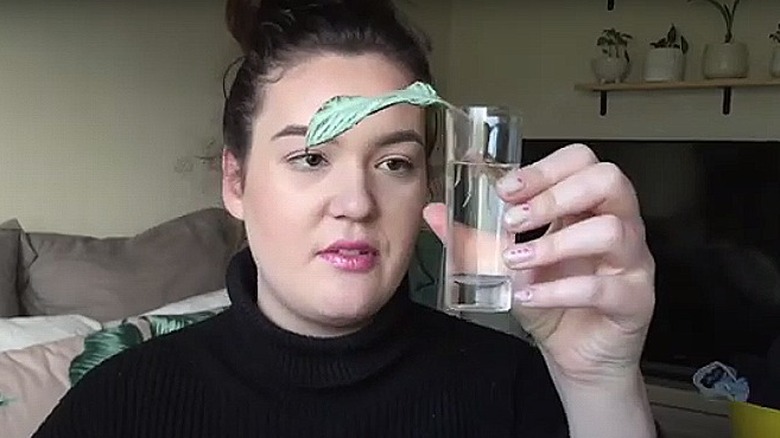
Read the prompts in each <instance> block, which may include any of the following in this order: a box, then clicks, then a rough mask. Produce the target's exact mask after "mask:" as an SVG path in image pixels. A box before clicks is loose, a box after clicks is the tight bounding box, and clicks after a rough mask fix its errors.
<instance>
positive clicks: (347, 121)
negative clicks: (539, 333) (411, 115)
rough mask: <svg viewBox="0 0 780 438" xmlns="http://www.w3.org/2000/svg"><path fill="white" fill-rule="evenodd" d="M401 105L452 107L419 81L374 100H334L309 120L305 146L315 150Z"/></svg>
mask: <svg viewBox="0 0 780 438" xmlns="http://www.w3.org/2000/svg"><path fill="white" fill-rule="evenodd" d="M400 103H407V104H410V105H416V106H422V107H426V106H431V105H443V106H446V107H452V105H451V104H449V103H448V102H446V101H445V100H443V99H442V98H440V97H439V95H438V94H437V93H436V90H434V89H433V87H432V86H430V85H428V84H426V83H424V82H419V81H418V82H415V83H413V84H412V85H409V86H408V87H406V88H404V89H402V90H398V91H394V92H392V93H388V94H385V95H382V96H377V97H364V96H337V97H334V98H332V99H330V100H328V101H327V102H325V104H323V105H322V107H320V109H319V110H318V111H317V112H316V113H315V114H314V116H313V117H312V119H311V121H310V122H309V128H308V130H307V132H306V146H307V147H314V146H319V145H321V144H323V143H327V142H329V141H331V140H333V139H334V138H336V137H338V136H339V135H341V134H343V133H344V132H346V131H347V130H349V129H351V128H352V127H354V126H355V125H357V124H358V123H360V122H361V121H362V120H363V119H365V118H366V117H368V116H370V115H372V114H375V113H377V112H379V111H381V110H383V109H385V108H387V107H390V106H392V105H397V104H400Z"/></svg>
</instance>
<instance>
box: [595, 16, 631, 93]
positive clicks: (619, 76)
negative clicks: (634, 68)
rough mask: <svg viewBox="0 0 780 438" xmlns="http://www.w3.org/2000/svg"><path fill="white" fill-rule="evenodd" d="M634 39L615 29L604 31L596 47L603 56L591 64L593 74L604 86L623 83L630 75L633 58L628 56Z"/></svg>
mask: <svg viewBox="0 0 780 438" xmlns="http://www.w3.org/2000/svg"><path fill="white" fill-rule="evenodd" d="M632 38H633V37H632V36H631V35H629V34H627V33H623V32H620V31H618V30H617V29H615V28H610V29H604V30H603V31H602V32H601V36H599V38H598V40H596V46H597V47H600V48H601V53H602V56H599V57H597V58H595V59H593V61H592V62H591V67H592V68H593V73H594V74H595V75H596V78H597V79H598V81H599V82H600V83H602V84H604V83H612V82H622V81H623V80H625V78H626V76H627V75H628V72H629V68H630V66H631V58H630V57H629V55H628V42H629V40H631V39H632Z"/></svg>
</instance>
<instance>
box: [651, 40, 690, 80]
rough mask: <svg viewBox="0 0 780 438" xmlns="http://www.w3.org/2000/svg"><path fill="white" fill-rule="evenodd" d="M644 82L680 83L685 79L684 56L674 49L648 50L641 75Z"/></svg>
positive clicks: (680, 51)
mask: <svg viewBox="0 0 780 438" xmlns="http://www.w3.org/2000/svg"><path fill="white" fill-rule="evenodd" d="M642 77H643V79H644V80H645V81H646V82H680V81H682V80H683V78H684V77H685V54H683V52H682V50H680V49H677V48H674V47H660V48H654V49H650V51H649V52H647V57H646V58H645V68H644V72H643V75H642Z"/></svg>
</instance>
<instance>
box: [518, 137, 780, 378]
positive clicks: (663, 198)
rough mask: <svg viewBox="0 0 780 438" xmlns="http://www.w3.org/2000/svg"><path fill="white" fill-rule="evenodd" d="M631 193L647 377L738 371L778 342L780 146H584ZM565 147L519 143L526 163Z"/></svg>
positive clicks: (744, 143) (658, 143)
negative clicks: (650, 313)
mask: <svg viewBox="0 0 780 438" xmlns="http://www.w3.org/2000/svg"><path fill="white" fill-rule="evenodd" d="M582 142H583V143H586V144H588V145H589V146H591V147H592V148H593V150H594V151H595V152H596V154H597V155H598V156H599V158H600V159H601V160H603V161H612V162H614V163H616V164H617V165H618V166H620V167H621V168H622V169H623V171H624V172H625V173H626V175H627V176H628V177H629V178H630V179H631V180H632V182H633V183H634V185H635V187H636V190H637V196H638V197H639V201H640V205H641V207H642V214H643V218H644V220H645V224H646V230H647V241H648V245H649V247H650V249H651V252H652V253H653V257H654V259H655V262H656V309H655V313H654V317H653V321H652V323H651V327H650V331H649V333H648V338H647V343H646V345H645V352H644V356H643V368H644V371H645V373H646V374H648V375H656V376H659V377H667V378H675V379H681V380H687V381H690V376H691V375H692V374H693V372H694V371H695V370H696V369H698V368H699V367H702V366H704V365H706V364H708V363H710V362H712V361H715V360H718V361H721V362H723V363H726V364H729V365H732V366H735V367H737V369H739V367H740V366H747V365H745V364H749V363H751V362H750V361H751V360H753V359H756V358H759V359H762V358H765V357H766V354H767V350H768V349H769V346H770V344H771V343H772V342H773V341H774V340H775V339H776V338H778V337H779V336H780V142H778V141H699V140H693V141H663V140H660V141H659V140H591V141H582ZM569 143H571V141H569V140H550V139H545V140H537V139H526V140H525V141H524V143H523V148H524V150H523V156H524V162H526V163H528V162H533V161H536V160H538V159H540V158H541V157H543V156H546V155H547V154H549V153H550V152H552V151H553V150H555V149H557V148H560V147H562V146H565V145H567V144H569Z"/></svg>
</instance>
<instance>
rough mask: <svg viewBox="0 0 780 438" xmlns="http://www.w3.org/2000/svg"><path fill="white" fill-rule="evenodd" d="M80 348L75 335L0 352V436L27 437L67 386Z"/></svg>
mask: <svg viewBox="0 0 780 438" xmlns="http://www.w3.org/2000/svg"><path fill="white" fill-rule="evenodd" d="M83 350H84V337H81V336H76V337H70V338H66V339H61V340H59V341H56V342H51V343H47V344H39V345H35V346H32V347H28V348H25V349H23V350H14V351H6V352H4V353H0V401H2V402H3V403H0V431H1V432H0V435H2V437H3V438H27V437H29V436H31V435H32V434H33V432H35V430H37V428H38V426H39V425H40V424H41V423H42V422H43V420H45V419H46V417H47V416H48V415H49V413H50V412H51V410H52V409H53V408H54V406H56V405H57V403H58V402H59V400H60V398H62V396H63V395H65V393H66V392H67V391H68V389H70V386H71V385H70V377H69V374H68V373H69V369H70V363H71V361H72V360H73V359H74V358H75V357H76V356H78V355H79V354H81V352H82V351H83Z"/></svg>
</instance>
